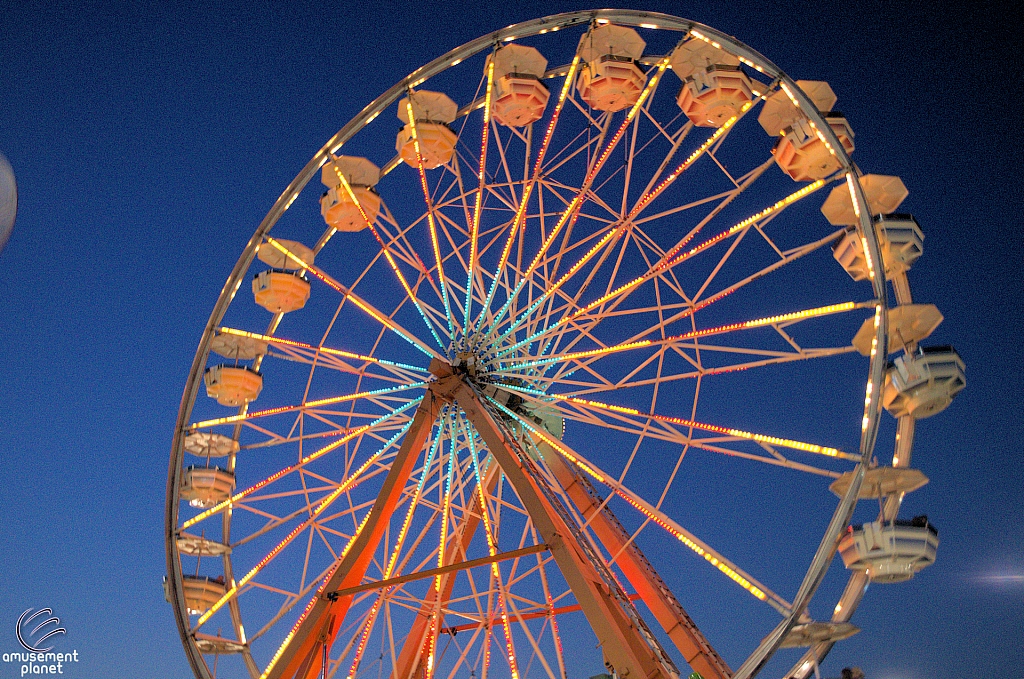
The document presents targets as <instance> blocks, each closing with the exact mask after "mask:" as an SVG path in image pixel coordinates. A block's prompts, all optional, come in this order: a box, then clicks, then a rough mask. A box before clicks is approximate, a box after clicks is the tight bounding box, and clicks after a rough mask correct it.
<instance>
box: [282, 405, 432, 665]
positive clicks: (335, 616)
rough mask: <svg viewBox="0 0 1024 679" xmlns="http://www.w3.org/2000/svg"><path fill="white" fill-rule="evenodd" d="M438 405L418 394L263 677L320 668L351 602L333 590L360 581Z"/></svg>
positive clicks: (342, 588) (416, 457)
mask: <svg viewBox="0 0 1024 679" xmlns="http://www.w3.org/2000/svg"><path fill="white" fill-rule="evenodd" d="M442 405H443V403H442V401H441V400H440V399H438V398H436V397H435V395H434V394H433V392H432V391H428V392H427V394H426V395H425V396H424V397H423V401H422V402H421V403H420V405H419V407H418V408H417V410H416V414H415V416H414V417H413V422H412V426H411V427H410V428H409V431H408V432H407V433H406V435H405V440H404V441H403V442H402V446H401V448H399V450H398V454H397V455H396V456H395V459H394V462H393V463H392V465H391V469H390V471H389V472H388V475H387V477H386V478H385V479H384V484H383V486H382V487H381V490H380V493H379V494H378V496H377V500H376V501H375V502H374V504H373V507H372V508H371V509H370V513H369V514H368V515H367V518H366V520H365V522H364V524H363V525H362V526H361V527H360V530H359V531H358V532H357V534H356V536H355V538H354V540H353V541H352V542H351V543H350V545H349V548H348V549H346V551H345V552H343V554H342V556H341V557H340V558H339V560H338V562H337V565H336V567H335V569H334V572H333V573H332V574H331V576H330V577H329V579H328V580H327V582H326V583H325V585H324V586H323V587H321V589H320V593H318V594H317V595H316V598H315V599H314V600H313V602H311V605H310V607H309V608H308V610H307V613H305V616H304V618H302V619H301V622H300V623H299V625H298V626H297V628H296V629H295V630H294V633H293V634H292V635H291V638H290V639H289V640H288V641H287V642H286V645H285V647H284V648H282V649H281V650H280V651H279V655H278V656H277V657H276V660H275V661H274V664H273V665H272V666H271V667H270V668H268V670H267V671H266V672H264V675H265V677H266V678H267V679H313V677H316V676H317V674H318V673H319V672H320V670H321V664H322V659H321V655H322V652H323V649H324V647H325V646H326V647H328V648H330V646H331V643H332V642H333V641H334V637H335V635H337V633H338V630H339V629H340V628H341V626H342V622H343V621H344V619H345V615H346V614H347V613H348V609H349V606H351V604H352V595H347V596H337V597H336V596H335V595H334V594H333V592H336V591H338V590H344V589H348V588H351V587H355V586H356V585H359V584H360V583H361V582H362V580H363V577H364V576H365V575H366V570H367V568H368V567H369V565H370V563H371V561H372V560H373V554H374V553H375V552H376V550H377V547H378V546H379V545H380V541H381V539H382V538H383V536H384V533H385V530H386V529H387V526H388V520H389V518H390V517H391V515H392V514H393V513H394V511H395V508H396V506H397V505H398V501H399V500H400V499H401V497H402V495H403V493H404V491H405V486H406V483H407V482H408V480H409V476H410V475H411V474H412V471H413V468H414V467H415V466H416V461H417V460H418V459H419V454H420V452H421V451H422V450H423V447H424V444H425V443H426V440H427V436H428V435H429V434H430V431H431V428H432V425H433V423H434V421H435V420H436V419H437V417H438V415H439V414H440V409H441V406H442Z"/></svg>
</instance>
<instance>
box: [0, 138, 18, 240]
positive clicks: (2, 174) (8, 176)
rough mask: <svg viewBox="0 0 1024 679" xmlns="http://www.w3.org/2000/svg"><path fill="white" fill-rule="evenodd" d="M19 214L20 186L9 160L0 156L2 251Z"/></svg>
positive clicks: (0, 235) (0, 230) (0, 233)
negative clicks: (15, 179)
mask: <svg viewBox="0 0 1024 679" xmlns="http://www.w3.org/2000/svg"><path fill="white" fill-rule="evenodd" d="M17 214H18V184H17V183H16V182H15V181H14V170H12V169H11V164H10V163H8V162H7V159H6V158H4V156H3V155H2V154H0V250H3V249H4V246H5V245H7V240H8V239H9V238H10V237H11V231H12V230H13V229H14V217H15V215H17Z"/></svg>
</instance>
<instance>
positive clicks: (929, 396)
mask: <svg viewBox="0 0 1024 679" xmlns="http://www.w3.org/2000/svg"><path fill="white" fill-rule="evenodd" d="M964 369H965V366H964V362H963V359H962V358H960V354H958V353H957V352H956V349H954V348H953V347H950V346H940V347H927V348H921V349H918V351H917V352H916V353H912V354H905V355H903V356H898V357H897V358H896V359H895V360H893V362H892V366H891V367H890V368H889V369H888V371H886V373H885V387H884V389H883V392H882V405H884V406H885V408H886V409H887V410H888V411H889V412H890V413H892V414H893V415H894V416H895V417H903V416H904V415H909V416H911V417H914V418H917V419H921V418H924V417H931V416H932V415H935V414H937V413H940V412H942V411H943V410H945V409H946V407H947V406H949V404H950V403H952V401H953V397H954V396H956V395H957V394H959V393H960V392H961V391H962V390H963V388H964V387H965V386H967V378H966V376H965V375H964Z"/></svg>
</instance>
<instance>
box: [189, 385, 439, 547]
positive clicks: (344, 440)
mask: <svg viewBox="0 0 1024 679" xmlns="http://www.w3.org/2000/svg"><path fill="white" fill-rule="evenodd" d="M422 400H423V397H422V396H421V397H420V398H417V399H414V400H412V401H410V402H409V403H407V404H405V405H403V406H402V407H401V408H398V409H396V410H395V411H393V412H390V413H388V414H387V415H385V416H384V417H381V418H378V419H377V420H374V421H373V422H371V423H369V424H364V425H362V426H361V427H356V428H355V429H351V430H349V431H348V432H347V433H346V434H345V435H344V436H342V437H341V438H340V439H338V440H337V441H333V442H332V443H329V444H327V445H326V446H324V447H323V448H321V449H320V450H317V451H316V452H313V453H310V454H309V455H307V456H305V457H304V458H302V459H301V460H299V461H298V462H296V463H295V464H293V465H289V466H287V467H285V468H284V469H281V470H279V471H276V472H274V473H273V474H271V475H270V476H268V477H267V478H265V479H263V480H262V481H260V482H258V483H257V484H255V485H253V486H249V487H248V488H246V489H245V490H243V491H241V492H239V493H235V494H234V495H232V496H231V497H230V498H228V499H227V500H224V501H223V502H218V503H217V504H216V505H214V506H213V507H210V508H209V509H207V510H205V511H202V512H200V513H199V514H196V515H195V516H193V517H192V518H191V519H189V520H187V521H185V522H184V523H183V524H181V530H185V529H186V528H189V527H191V526H194V525H195V524H197V523H199V522H200V521H202V520H204V519H207V518H209V517H211V516H213V515H214V514H216V513H218V512H220V511H221V510H222V509H224V508H225V507H228V506H230V505H232V504H233V503H235V502H238V501H239V500H241V499H243V498H245V497H248V496H249V495H252V494H253V493H255V492H256V491H257V490H259V489H260V488H264V487H266V486H268V485H270V484H271V483H273V482H274V481H277V480H278V479H280V478H281V477H283V476H285V475H286V474H290V473H291V472H293V471H296V470H298V469H300V468H302V467H304V466H305V465H307V464H309V463H310V462H312V461H313V460H317V459H319V458H321V457H323V456H324V455H326V454H328V453H329V452H331V451H332V450H335V449H337V448H338V447H340V446H342V445H344V444H346V443H348V442H349V441H351V440H352V439H354V438H356V437H357V436H361V435H362V434H364V433H365V432H367V431H369V430H370V429H372V428H373V427H375V426H377V425H379V424H382V423H384V422H385V421H387V420H388V419H390V418H392V417H394V416H395V415H398V414H400V413H402V412H405V411H406V410H408V409H409V408H411V407H412V406H414V405H418V404H419V402H420V401H422Z"/></svg>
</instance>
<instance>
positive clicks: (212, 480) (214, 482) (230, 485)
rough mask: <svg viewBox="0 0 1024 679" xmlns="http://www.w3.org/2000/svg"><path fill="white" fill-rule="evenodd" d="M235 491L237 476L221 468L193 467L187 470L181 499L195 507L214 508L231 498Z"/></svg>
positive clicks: (182, 485)
mask: <svg viewBox="0 0 1024 679" xmlns="http://www.w3.org/2000/svg"><path fill="white" fill-rule="evenodd" d="M234 489H235V475H234V474H233V473H232V472H229V471H227V470H226V469H221V468H219V467H196V466H191V467H189V468H188V469H186V470H185V476H184V479H183V481H182V484H181V490H180V494H181V499H182V500H187V501H188V503H189V504H190V505H192V506H193V507H204V508H205V507H212V506H214V505H215V504H217V503H218V502H223V501H224V500H227V499H228V498H229V497H231V491H233V490H234Z"/></svg>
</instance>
